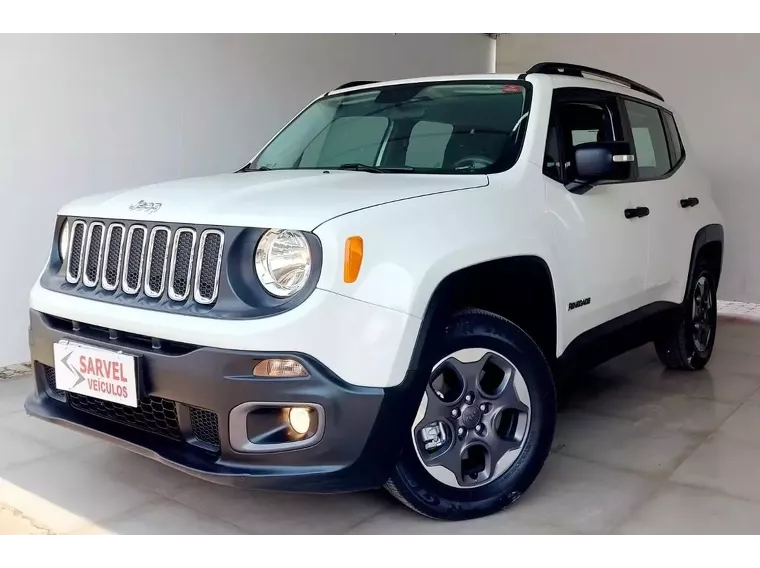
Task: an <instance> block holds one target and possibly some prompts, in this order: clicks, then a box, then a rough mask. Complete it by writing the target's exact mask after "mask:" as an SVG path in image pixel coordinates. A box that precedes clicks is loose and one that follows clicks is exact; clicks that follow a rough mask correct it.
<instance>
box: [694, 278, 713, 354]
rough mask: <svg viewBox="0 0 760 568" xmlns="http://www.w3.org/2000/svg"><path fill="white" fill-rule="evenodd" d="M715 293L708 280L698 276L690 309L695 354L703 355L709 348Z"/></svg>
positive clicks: (711, 335)
mask: <svg viewBox="0 0 760 568" xmlns="http://www.w3.org/2000/svg"><path fill="white" fill-rule="evenodd" d="M714 308H715V293H714V290H713V287H712V284H711V283H710V280H709V279H708V278H707V277H705V276H700V277H699V279H698V280H697V283H696V284H695V286H694V297H693V300H692V308H691V322H692V337H693V339H694V347H695V348H696V349H697V352H699V353H704V352H706V351H707V350H708V348H709V346H710V340H711V339H712V337H713V333H714V330H715V309H714Z"/></svg>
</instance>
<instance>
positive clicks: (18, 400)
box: [0, 375, 34, 416]
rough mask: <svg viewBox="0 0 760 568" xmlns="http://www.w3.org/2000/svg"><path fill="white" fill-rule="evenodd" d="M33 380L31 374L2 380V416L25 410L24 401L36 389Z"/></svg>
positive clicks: (0, 409)
mask: <svg viewBox="0 0 760 568" xmlns="http://www.w3.org/2000/svg"><path fill="white" fill-rule="evenodd" d="M33 381H34V380H33V379H32V376H31V375H29V376H27V377H24V378H18V379H17V378H14V379H2V380H0V416H5V415H6V414H12V413H15V412H24V401H25V400H26V397H27V396H29V394H30V393H31V392H32V390H34V382H33Z"/></svg>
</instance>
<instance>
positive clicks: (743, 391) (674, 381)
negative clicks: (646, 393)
mask: <svg viewBox="0 0 760 568" xmlns="http://www.w3.org/2000/svg"><path fill="white" fill-rule="evenodd" d="M622 382H623V383H626V384H629V385H631V386H633V387H636V388H640V389H649V390H656V391H660V392H667V393H673V394H685V395H688V396H693V397H696V398H704V399H707V400H717V401H719V402H725V403H740V402H744V401H745V400H747V399H748V398H749V397H750V396H751V395H752V394H753V393H755V392H757V391H758V390H760V376H755V375H747V374H742V373H729V372H719V371H714V370H713V369H712V368H711V367H709V368H707V369H702V370H701V371H672V370H668V369H665V368H663V367H662V365H656V366H652V367H648V368H646V369H643V370H640V371H636V372H633V373H631V374H629V375H627V376H626V377H625V378H623V380H622Z"/></svg>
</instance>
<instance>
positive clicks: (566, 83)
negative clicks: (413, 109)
mask: <svg viewBox="0 0 760 568" xmlns="http://www.w3.org/2000/svg"><path fill="white" fill-rule="evenodd" d="M519 79H524V80H526V81H529V82H531V83H534V84H538V83H543V84H544V85H546V86H547V87H549V88H551V89H562V88H570V87H580V88H586V89H597V90H604V91H610V92H613V93H617V94H620V95H625V96H628V97H631V98H636V99H640V100H643V101H645V102H648V103H650V104H653V105H657V106H660V107H663V108H666V109H668V110H670V106H669V105H668V104H667V103H666V102H664V101H663V100H662V99H659V98H657V97H654V96H651V95H649V94H647V93H645V92H641V91H640V90H636V89H632V88H630V87H628V86H627V85H624V84H622V83H620V82H617V81H614V80H608V79H605V78H601V77H600V78H597V77H575V76H571V75H559V74H551V73H529V74H525V73H480V74H471V75H440V76H430V77H414V78H408V79H396V80H392V81H377V82H375V81H355V82H352V83H347V85H349V86H341V87H338V88H337V89H334V90H332V91H328V92H327V93H325V94H326V95H333V94H338V93H341V94H342V93H350V92H354V91H362V90H373V89H378V88H383V87H390V86H393V85H410V84H415V83H448V82H459V81H461V82H467V81H516V80H519Z"/></svg>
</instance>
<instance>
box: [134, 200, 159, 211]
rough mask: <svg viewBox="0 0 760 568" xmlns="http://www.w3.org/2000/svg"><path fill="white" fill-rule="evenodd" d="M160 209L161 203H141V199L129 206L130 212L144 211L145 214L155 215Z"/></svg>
mask: <svg viewBox="0 0 760 568" xmlns="http://www.w3.org/2000/svg"><path fill="white" fill-rule="evenodd" d="M159 209H161V203H158V202H151V201H143V200H142V199H141V200H140V201H138V202H137V203H133V204H132V205H130V206H129V210H130V211H144V212H145V213H148V214H150V213H155V212H156V211H158V210H159Z"/></svg>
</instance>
